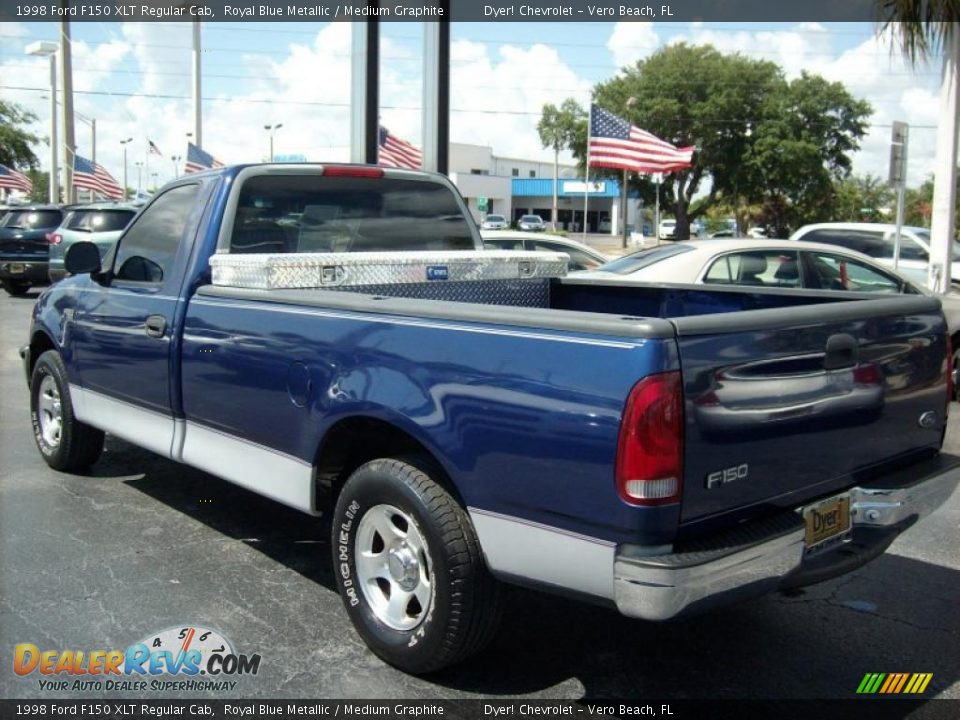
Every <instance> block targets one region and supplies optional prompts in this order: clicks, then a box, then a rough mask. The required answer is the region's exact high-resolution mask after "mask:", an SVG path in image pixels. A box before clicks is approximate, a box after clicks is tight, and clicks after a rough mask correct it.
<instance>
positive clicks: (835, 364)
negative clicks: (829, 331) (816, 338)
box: [823, 333, 860, 370]
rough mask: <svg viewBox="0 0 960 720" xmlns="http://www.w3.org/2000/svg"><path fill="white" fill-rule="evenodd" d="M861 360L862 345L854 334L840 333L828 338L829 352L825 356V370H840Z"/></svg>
mask: <svg viewBox="0 0 960 720" xmlns="http://www.w3.org/2000/svg"><path fill="white" fill-rule="evenodd" d="M858 362H860V345H859V343H857V341H856V339H855V338H854V337H853V336H852V335H847V334H846V333H839V334H837V335H831V336H830V337H828V338H827V352H826V355H825V356H824V358H823V369H824V370H840V369H842V368H848V367H853V366H854V365H856V364H857V363H858Z"/></svg>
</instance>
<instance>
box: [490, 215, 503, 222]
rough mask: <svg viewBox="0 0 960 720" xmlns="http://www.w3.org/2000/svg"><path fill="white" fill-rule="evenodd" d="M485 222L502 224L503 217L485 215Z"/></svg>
mask: <svg viewBox="0 0 960 720" xmlns="http://www.w3.org/2000/svg"><path fill="white" fill-rule="evenodd" d="M487 222H503V215H487Z"/></svg>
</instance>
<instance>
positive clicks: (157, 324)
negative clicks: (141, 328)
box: [145, 315, 167, 338]
mask: <svg viewBox="0 0 960 720" xmlns="http://www.w3.org/2000/svg"><path fill="white" fill-rule="evenodd" d="M145 326H146V329H147V335H149V336H150V337H155V338H162V337H163V333H164V332H166V330H167V319H166V318H165V317H164V316H163V315H151V316H150V317H148V318H147V321H146V323H145Z"/></svg>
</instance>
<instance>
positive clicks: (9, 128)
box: [0, 100, 40, 168]
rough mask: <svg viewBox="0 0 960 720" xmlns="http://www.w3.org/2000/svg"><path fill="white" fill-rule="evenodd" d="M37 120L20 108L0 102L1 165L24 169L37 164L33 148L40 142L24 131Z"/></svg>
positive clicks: (34, 136) (34, 116)
mask: <svg viewBox="0 0 960 720" xmlns="http://www.w3.org/2000/svg"><path fill="white" fill-rule="evenodd" d="M36 119H37V117H36V115H34V114H33V113H31V112H28V111H26V110H24V109H23V108H21V107H20V106H18V105H14V104H13V103H10V102H6V101H4V100H0V165H6V166H7V167H9V168H22V167H25V166H27V167H34V166H35V165H36V164H37V156H36V155H34V154H33V149H32V148H31V146H32V145H36V144H37V143H38V142H40V140H39V138H37V136H36V135H33V134H32V133H29V132H27V131H26V130H25V129H24V126H26V125H29V124H30V123H32V122H34V121H35V120H36Z"/></svg>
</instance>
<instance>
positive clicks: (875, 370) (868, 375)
mask: <svg viewBox="0 0 960 720" xmlns="http://www.w3.org/2000/svg"><path fill="white" fill-rule="evenodd" d="M853 382H855V383H856V384H857V385H882V384H883V371H882V370H881V369H880V366H879V365H877V364H876V363H865V364H863V365H857V366H856V367H855V368H854V369H853Z"/></svg>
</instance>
